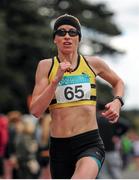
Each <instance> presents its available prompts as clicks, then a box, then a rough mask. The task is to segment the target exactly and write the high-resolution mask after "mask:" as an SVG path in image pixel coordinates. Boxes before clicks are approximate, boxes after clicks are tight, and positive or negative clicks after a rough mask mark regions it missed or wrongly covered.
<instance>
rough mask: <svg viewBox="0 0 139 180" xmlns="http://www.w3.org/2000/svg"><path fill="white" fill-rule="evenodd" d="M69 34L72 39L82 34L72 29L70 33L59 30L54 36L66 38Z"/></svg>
mask: <svg viewBox="0 0 139 180" xmlns="http://www.w3.org/2000/svg"><path fill="white" fill-rule="evenodd" d="M67 33H68V35H69V36H71V37H75V36H77V35H79V34H80V33H79V31H78V30H76V29H70V30H69V31H66V30H65V29H58V30H56V31H55V32H54V34H55V35H58V36H65V35H66V34H67Z"/></svg>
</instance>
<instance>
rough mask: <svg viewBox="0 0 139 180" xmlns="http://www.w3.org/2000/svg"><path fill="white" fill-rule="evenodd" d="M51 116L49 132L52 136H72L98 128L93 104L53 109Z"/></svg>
mask: <svg viewBox="0 0 139 180" xmlns="http://www.w3.org/2000/svg"><path fill="white" fill-rule="evenodd" d="M51 116H52V122H51V126H50V133H51V136H53V137H72V136H75V135H77V134H80V133H84V132H87V131H90V130H94V129H97V128H98V126H97V121H96V107H95V106H90V105H82V106H76V107H66V108H58V109H53V110H51Z"/></svg>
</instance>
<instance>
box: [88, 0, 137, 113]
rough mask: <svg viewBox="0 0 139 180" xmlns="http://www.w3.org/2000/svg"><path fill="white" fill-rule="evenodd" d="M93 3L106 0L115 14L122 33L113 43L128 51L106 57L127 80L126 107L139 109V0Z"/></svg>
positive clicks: (110, 0)
mask: <svg viewBox="0 0 139 180" xmlns="http://www.w3.org/2000/svg"><path fill="white" fill-rule="evenodd" d="M89 1H90V2H92V3H95V2H96V3H99V2H105V4H106V6H107V8H108V9H109V10H112V11H113V12H114V13H115V15H114V18H113V21H114V22H115V23H116V24H117V25H118V27H119V28H120V29H121V31H122V35H120V36H116V37H114V38H112V40H111V44H112V45H113V46H115V47H117V48H118V49H121V50H124V51H126V53H125V55H122V56H117V59H116V60H112V57H108V56H107V57H105V61H107V64H108V65H109V66H110V67H111V68H112V69H113V70H115V72H116V73H117V74H118V75H119V76H120V77H121V78H122V79H123V80H124V82H125V87H126V88H125V95H124V100H125V106H124V108H125V109H128V110H130V109H134V108H136V109H139V75H138V74H139V0H89Z"/></svg>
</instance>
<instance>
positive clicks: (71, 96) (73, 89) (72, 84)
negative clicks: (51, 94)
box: [55, 74, 91, 103]
mask: <svg viewBox="0 0 139 180" xmlns="http://www.w3.org/2000/svg"><path fill="white" fill-rule="evenodd" d="M90 93H91V87H90V81H89V76H88V75H87V74H82V75H74V76H64V77H63V78H62V80H61V81H60V82H59V84H58V86H57V89H56V92H55V96H56V100H57V103H66V102H74V101H79V100H84V99H90Z"/></svg>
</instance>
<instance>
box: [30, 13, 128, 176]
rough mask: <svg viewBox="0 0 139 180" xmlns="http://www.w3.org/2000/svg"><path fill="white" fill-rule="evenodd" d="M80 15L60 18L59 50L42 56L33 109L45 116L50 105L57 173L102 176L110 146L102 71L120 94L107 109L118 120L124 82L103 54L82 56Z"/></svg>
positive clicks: (54, 171) (111, 119) (54, 170)
mask: <svg viewBox="0 0 139 180" xmlns="http://www.w3.org/2000/svg"><path fill="white" fill-rule="evenodd" d="M81 37H82V33H81V25H80V22H79V20H78V19H77V18H76V17H74V16H72V15H68V14H64V15H61V16H60V17H58V18H57V19H56V21H55V23H54V29H53V40H54V44H55V45H56V47H57V53H58V54H57V56H55V57H52V58H49V59H44V60H41V61H40V62H39V64H38V67H37V71H36V80H35V87H34V90H33V94H32V99H31V103H30V112H31V113H32V114H33V115H34V116H36V117H40V116H41V115H42V114H43V113H44V112H45V111H46V110H47V108H49V110H50V114H51V117H52V121H51V125H50V170H51V175H52V178H53V179H59V178H60V179H70V178H72V179H91V178H96V177H97V176H98V173H99V171H100V169H101V167H102V164H103V161H104V157H105V151H104V144H103V141H102V139H101V137H100V135H99V130H98V125H97V120H96V76H100V77H101V78H103V79H104V80H106V81H107V82H108V83H109V84H110V85H111V86H112V89H113V95H114V98H113V100H112V101H111V102H109V103H107V104H106V106H105V111H103V113H102V115H103V116H104V117H106V118H108V121H109V122H111V123H115V122H117V121H118V118H119V114H120V110H121V106H122V105H123V101H122V97H123V94H124V83H123V81H122V79H121V78H120V77H119V76H118V75H117V74H116V73H115V72H114V71H113V70H112V69H111V68H110V67H109V66H108V65H107V64H106V63H105V62H104V61H103V60H102V59H101V58H99V57H95V56H82V55H81V54H79V52H78V47H79V42H80V41H81Z"/></svg>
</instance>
